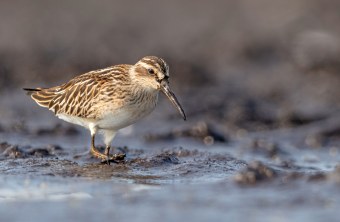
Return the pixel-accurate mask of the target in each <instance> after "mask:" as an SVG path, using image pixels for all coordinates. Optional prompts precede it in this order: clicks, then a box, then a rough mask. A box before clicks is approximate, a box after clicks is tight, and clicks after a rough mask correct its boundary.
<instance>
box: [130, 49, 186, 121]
mask: <svg viewBox="0 0 340 222" xmlns="http://www.w3.org/2000/svg"><path fill="white" fill-rule="evenodd" d="M132 73H133V78H134V79H135V81H137V82H138V84H139V85H140V86H142V87H143V88H145V89H147V90H157V91H158V90H161V91H162V92H163V93H164V94H165V95H166V96H167V97H168V99H169V100H170V101H171V102H172V104H173V105H174V106H175V107H176V108H177V109H178V111H179V112H180V114H181V115H182V117H183V119H184V120H185V119H186V116H185V113H184V110H183V108H182V106H181V105H180V103H179V102H178V100H177V98H176V96H175V94H174V93H173V92H172V91H171V89H170V87H169V66H168V64H166V62H165V61H164V60H163V59H161V58H158V57H156V56H146V57H144V58H142V59H141V60H139V61H138V62H137V63H136V64H135V65H134V66H133V72H132Z"/></svg>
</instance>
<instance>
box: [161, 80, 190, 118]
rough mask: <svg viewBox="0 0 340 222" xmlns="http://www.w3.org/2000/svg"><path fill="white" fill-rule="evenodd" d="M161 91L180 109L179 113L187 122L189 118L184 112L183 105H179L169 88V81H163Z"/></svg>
mask: <svg viewBox="0 0 340 222" xmlns="http://www.w3.org/2000/svg"><path fill="white" fill-rule="evenodd" d="M161 90H162V92H163V93H164V94H165V95H166V96H167V97H168V98H169V100H170V101H171V103H172V104H173V105H174V106H175V107H176V108H177V109H178V111H179V112H180V114H181V115H182V117H183V119H184V120H186V119H187V117H186V116H185V113H184V110H183V108H182V106H181V104H179V102H178V100H177V98H176V96H175V94H174V93H173V92H172V91H171V89H170V87H169V81H168V80H167V79H163V80H162V81H161Z"/></svg>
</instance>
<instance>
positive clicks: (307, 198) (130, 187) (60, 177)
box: [0, 120, 340, 221]
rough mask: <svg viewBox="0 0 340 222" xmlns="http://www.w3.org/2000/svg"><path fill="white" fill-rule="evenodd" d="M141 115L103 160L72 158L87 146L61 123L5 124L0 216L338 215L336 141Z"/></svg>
mask: <svg viewBox="0 0 340 222" xmlns="http://www.w3.org/2000/svg"><path fill="white" fill-rule="evenodd" d="M147 121H148V120H146V121H145V122H144V121H143V122H142V123H141V124H137V125H136V126H135V127H132V128H129V129H127V130H126V131H125V132H123V133H122V134H120V135H118V137H117V139H116V140H115V142H116V143H117V144H125V146H120V147H119V146H118V147H116V149H115V151H114V152H124V153H126V159H125V161H124V162H121V163H117V164H115V163H111V165H106V164H101V163H99V161H98V160H97V159H95V158H93V157H91V156H90V155H88V154H86V153H85V154H83V155H81V156H77V154H79V153H84V151H86V150H87V149H88V148H87V145H88V143H89V135H88V134H87V132H86V131H82V130H81V129H79V128H70V126H69V125H68V124H62V125H59V124H57V125H55V127H53V126H52V127H47V128H45V127H39V124H37V122H34V123H33V124H32V125H33V126H30V127H24V128H28V129H34V128H37V129H38V130H25V132H24V133H23V132H20V130H17V131H16V132H8V131H6V130H4V131H3V132H2V133H1V134H0V140H1V141H6V142H2V143H1V144H0V152H1V158H0V159H1V161H0V171H1V175H2V176H1V182H0V206H1V207H0V214H1V215H2V216H1V218H2V219H3V220H5V221H7V220H6V219H10V220H11V221H21V220H26V221H45V220H46V217H47V216H48V217H53V220H68V219H70V218H72V219H74V220H87V221H90V220H120V221H131V220H138V221H159V220H162V221H174V220H195V221H207V220H218V219H221V218H226V219H229V220H234V221H240V220H241V221H247V220H250V219H251V220H252V221H273V220H279V221H306V220H311V221H322V220H327V221H336V220H337V216H336V215H337V214H338V212H337V211H338V209H339V207H340V198H339V197H340V194H339V192H338V191H339V184H340V166H339V162H340V156H339V154H338V151H339V149H338V148H337V147H336V146H334V143H336V141H337V140H333V141H332V143H333V144H331V142H329V145H327V146H325V147H322V148H313V147H308V146H307V145H305V142H304V140H305V139H306V138H305V132H306V130H305V129H303V130H301V131H299V130H296V132H290V133H291V135H289V132H279V133H278V132H277V131H263V132H261V133H259V132H257V133H248V134H246V135H242V136H238V137H232V138H227V137H226V136H225V134H223V133H222V132H221V131H219V130H218V127H215V128H214V127H213V126H212V125H211V124H206V123H204V122H198V123H195V124H192V123H191V124H188V125H183V126H179V127H177V128H176V127H175V129H176V130H170V129H173V128H172V127H171V126H170V127H169V128H167V127H165V129H164V131H159V130H155V131H153V130H150V131H149V132H148V133H145V129H146V128H147V126H146V125H144V124H145V123H147ZM38 123H39V122H38ZM28 124H29V123H28ZM37 125H38V126H37ZM311 127H312V125H311ZM162 132H164V133H162ZM278 135H280V136H278ZM51 141H53V142H54V143H55V144H59V143H60V144H59V145H51ZM313 141H314V140H313ZM314 142H317V138H315V141H314ZM99 144H100V143H99ZM101 149H102V150H103V147H101ZM75 156H76V157H75ZM19 212H20V213H19ZM28 216H29V217H28Z"/></svg>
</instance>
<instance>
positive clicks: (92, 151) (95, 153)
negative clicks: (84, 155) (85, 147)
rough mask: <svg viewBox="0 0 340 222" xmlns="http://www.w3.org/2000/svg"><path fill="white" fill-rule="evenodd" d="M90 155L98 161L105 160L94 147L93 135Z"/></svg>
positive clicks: (104, 156)
mask: <svg viewBox="0 0 340 222" xmlns="http://www.w3.org/2000/svg"><path fill="white" fill-rule="evenodd" d="M90 152H91V154H92V155H93V156H95V157H97V158H99V159H102V160H106V155H104V154H102V153H101V152H99V151H98V150H97V149H96V147H95V146H94V134H93V135H91V150H90Z"/></svg>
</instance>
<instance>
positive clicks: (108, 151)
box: [104, 146, 110, 165]
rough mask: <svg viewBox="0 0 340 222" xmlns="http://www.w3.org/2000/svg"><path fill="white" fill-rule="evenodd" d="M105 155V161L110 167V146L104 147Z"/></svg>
mask: <svg viewBox="0 0 340 222" xmlns="http://www.w3.org/2000/svg"><path fill="white" fill-rule="evenodd" d="M104 153H105V155H106V161H107V164H108V165H110V146H106V147H105V152H104Z"/></svg>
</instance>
